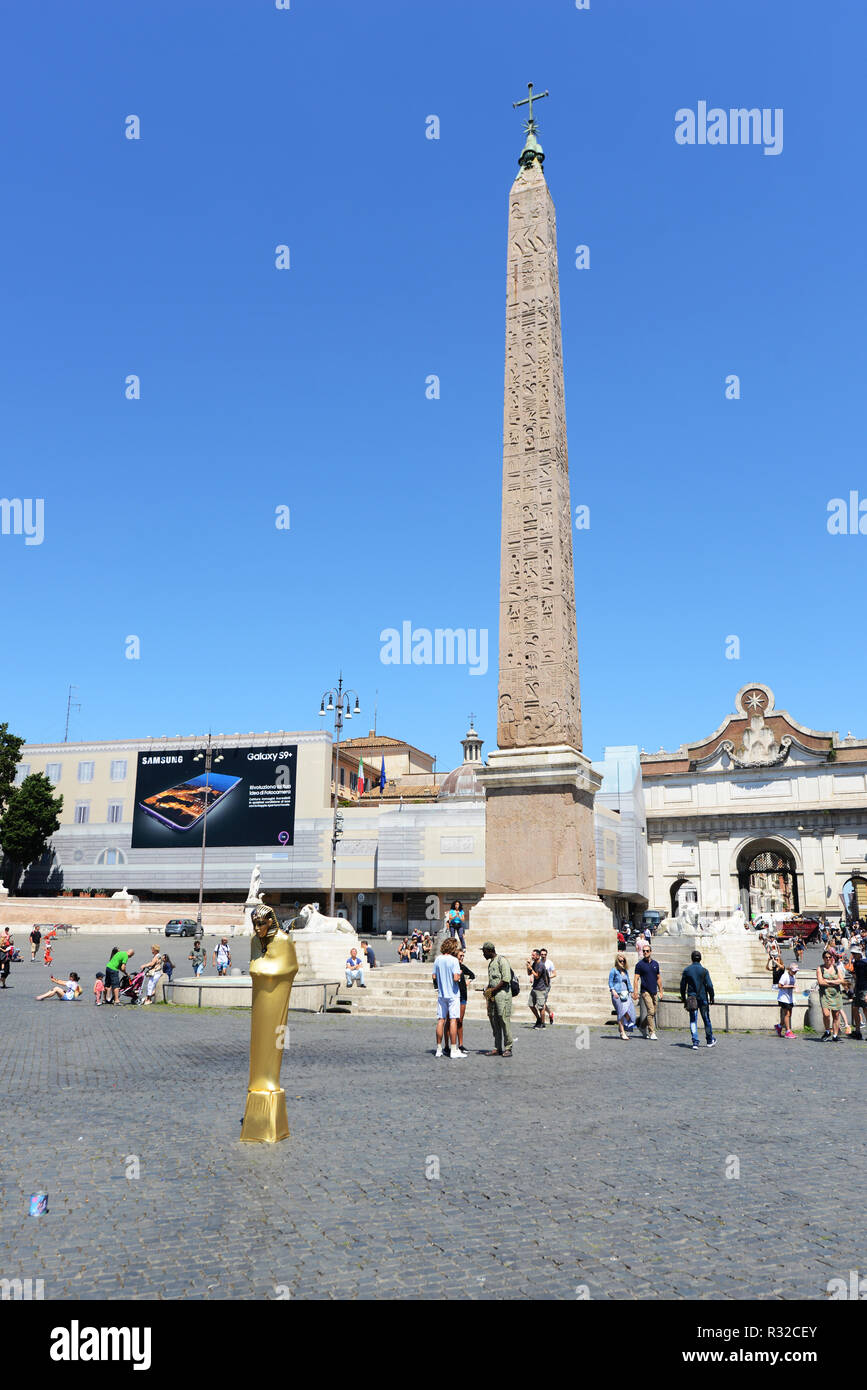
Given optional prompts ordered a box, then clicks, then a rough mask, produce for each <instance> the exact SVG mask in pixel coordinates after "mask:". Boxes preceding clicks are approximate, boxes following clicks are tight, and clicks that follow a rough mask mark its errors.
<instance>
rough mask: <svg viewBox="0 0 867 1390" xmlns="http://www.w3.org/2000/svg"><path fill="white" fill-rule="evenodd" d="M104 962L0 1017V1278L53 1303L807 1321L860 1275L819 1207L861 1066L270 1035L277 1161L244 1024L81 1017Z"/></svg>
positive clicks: (856, 1055) (423, 1039)
mask: <svg viewBox="0 0 867 1390" xmlns="http://www.w3.org/2000/svg"><path fill="white" fill-rule="evenodd" d="M111 944H113V943H107V942H106V940H105V939H104V938H101V939H97V938H94V937H91V938H83V939H81V940H78V941H75V942H72V943H61V945H60V947H59V948H58V950H57V955H56V966H55V967H53V970H54V973H55V974H62V973H64V972H65V971H67V970H69V969H71V968H77V969H79V970H80V972H81V975H82V984H83V985H84V987H85V990H86V991H87V992H88V993H87V994H86V999H85V1001H82V1002H80V1003H78V1004H74V1005H72V1004H64V1003H59V1002H57V1003H55V1002H46V1003H42V1004H37V1003H36V1002H35V1001H34V995H35V994H36V993H37V991H38V990H39V989H41V988H45V987H47V976H48V973H49V972H48V971H47V970H45V969H44V967H42V966H41V965H39V964H36V965H30V963H29V961H28V962H26V963H25V964H23V965H18V966H15V967H13V971H12V975H11V977H10V987H9V988H8V989H7V990H6V991H0V1051H2V1071H3V1076H4V1082H5V1084H4V1087H3V1096H4V1103H3V1107H2V1122H0V1131H2V1132H0V1139H2V1160H0V1162H2V1202H0V1276H2V1277H6V1278H13V1277H20V1278H25V1279H26V1278H32V1279H43V1280H44V1282H45V1296H46V1298H47V1299H66V1298H84V1299H97V1298H108V1299H179V1298H185V1299H186V1298H194V1299H201V1298H251V1299H253V1298H255V1299H261V1298H276V1297H278V1296H283V1297H285V1296H289V1297H292V1298H305V1299H309V1298H317V1299H320V1298H334V1299H352V1298H426V1299H430V1298H437V1299H439V1298H472V1299H501V1298H509V1299H528V1298H544V1299H572V1298H575V1297H576V1296H578V1295H579V1294H580V1292H581V1290H582V1286H586V1288H587V1291H588V1293H589V1296H590V1298H591V1299H634V1298H641V1299H644V1298H674V1299H684V1298H686V1299H719V1298H722V1299H727V1298H742V1297H745V1298H754V1299H789V1298H795V1297H805V1298H812V1299H823V1298H824V1297H825V1296H826V1294H825V1290H826V1285H827V1282H828V1280H829V1279H831V1278H833V1277H836V1276H841V1275H842V1276H844V1277H848V1271H849V1270H850V1269H858V1268H859V1267H860V1268H861V1269H862V1270H863V1271H864V1272H867V1270H865V1269H864V1260H863V1252H864V1248H865V1241H864V1235H865V1223H864V1217H863V1215H862V1212H861V1204H860V1203H859V1202H857V1201H856V1202H847V1201H839V1200H837V1198H836V1197H834V1195H833V1194H834V1193H835V1192H836V1191H838V1190H839V1184H840V1181H841V1178H843V1177H844V1175H845V1171H846V1165H847V1164H848V1163H850V1162H851V1161H852V1160H857V1159H858V1158H859V1157H860V1153H861V1147H862V1137H863V1109H862V1102H861V1096H860V1092H861V1090H862V1087H863V1079H864V1074H865V1073H864V1069H865V1067H867V1044H859V1043H857V1042H854V1041H847V1042H845V1043H842V1044H840V1045H837V1046H831V1045H830V1044H827V1043H826V1044H821V1043H819V1042H818V1041H817V1040H814V1039H812V1038H810V1037H799V1038H798V1040H797V1041H795V1042H788V1043H787V1042H785V1041H780V1040H778V1039H777V1038H776V1037H775V1036H773V1035H771V1036H764V1035H762V1036H758V1035H742V1036H736V1035H735V1036H727V1037H723V1038H721V1040H720V1042H719V1045H718V1046H717V1047H716V1048H715V1049H713V1050H712V1051H708V1050H706V1049H705V1048H704V1047H703V1048H702V1050H701V1052H698V1053H693V1052H692V1051H691V1050H690V1049H689V1047H688V1046H687V1045H686V1044H687V1042H688V1033H687V1030H686V1028H684V1029H683V1030H682V1031H681V1032H679V1033H673V1032H666V1033H663V1034H661V1037H660V1041H659V1042H658V1043H650V1042H644V1041H642V1040H640V1039H634V1040H632V1041H630V1042H629V1043H628V1044H624V1043H621V1042H620V1041H619V1040H618V1038H617V1037H616V1034H615V1032H614V1030H613V1029H611V1028H607V1029H595V1030H593V1031H592V1032H591V1033H590V1043H589V1047H587V1048H586V1049H584V1048H582V1049H578V1048H576V1046H575V1033H574V1031H573V1030H572V1029H567V1028H559V1027H557V1028H553V1029H548V1030H546V1031H545V1032H544V1033H542V1032H538V1031H537V1032H533V1031H531V1030H530V1028H529V1025H528V1022H527V1019H528V1018H529V1011H528V1010H526V1008H522V1007H521V1006H520V1005H521V1003H522V1002H524V1001H523V997H522V998H521V999H520V1000H519V1001H518V1007H517V1009H516V1019H517V1024H518V1026H517V1030H516V1046H515V1054H514V1057H513V1058H512V1059H511V1060H508V1059H504V1058H486V1057H484V1056H482V1055H480V1054H481V1051H482V1049H483V1048H486V1047H488V1046H489V1045H490V1043H489V1038H488V1036H487V1033H486V1030H484V1029H483V1028H482V1027H481V1026H480V1025H478V1024H476V1025H473V1028H472V1030H469V1031H468V1037H467V1045H468V1047H469V1048H470V1051H471V1055H470V1057H469V1058H468V1059H467V1060H466V1061H462V1062H450V1061H448V1060H446V1059H443V1060H441V1061H436V1060H434V1058H433V1055H432V1044H433V1025H432V1024H431V1025H430V1026H428V1025H426V1024H425V1023H422V1022H419V1021H402V1020H393V1019H379V1018H363V1019H361V1018H358V1019H352V1018H350V1017H345V1016H340V1015H325V1016H314V1015H309V1014H297V1015H290V1027H289V1048H288V1051H287V1054H286V1057H285V1059H284V1063H283V1079H284V1083H285V1086H286V1092H287V1097H288V1101H289V1123H290V1127H291V1130H292V1136H291V1138H290V1140H289V1141H287V1142H285V1143H281V1144H278V1145H276V1146H274V1147H265V1146H263V1147H261V1148H259V1147H254V1146H248V1145H242V1144H241V1143H240V1142H239V1140H238V1135H239V1132H240V1121H241V1117H242V1114H243V1109H244V1098H245V1093H246V1081H247V1046H248V1033H249V1014H248V1013H247V1011H246V1010H213V1011H209V1010H201V1011H199V1010H193V1009H177V1008H172V1007H168V1006H154V1007H152V1008H149V1009H141V1008H135V1007H132V1006H126V1007H123V1008H120V1009H114V1008H101V1009H95V1008H94V1007H93V1005H92V1004H91V1002H90V998H89V990H90V988H91V985H92V982H93V973H94V971H95V970H96V969H100V968H102V967H103V965H104V960H105V957H106V955H107V951H106V945H111ZM135 944H136V947H137V954H138V955H142V954H143V953H144V952H145V951H146V950H147V947H146V945H145V944H144V938H141V940H140V941H139V940H137V941H136V943H135ZM207 944H208V946H209V949H210V946H211V945H212V944H213V943H212V942H210V941H209V942H208V943H207ZM22 945H23V942H22ZM181 946H183V947H184V948H185V949H184V950H183V951H182V950H181V949H180V948H181ZM188 949H189V947H188V944H187V943H177V949H176V950H175V951H174V953H173V958H174V959H175V961H176V962H178V964H180V963H181V962H182V961H185V959H186V952H187V950H188ZM58 967H59V968H58ZM209 973H210V972H209ZM853 1122H854V1127H853ZM730 1156H733V1157H734V1158H736V1159H737V1160H738V1161H739V1164H740V1177H739V1178H737V1179H727V1178H726V1177H725V1171H726V1165H727V1162H728V1161H729V1159H730ZM133 1158H135V1159H137V1160H138V1163H139V1164H140V1176H139V1177H138V1178H133V1179H129V1178H127V1177H126V1176H125V1171H126V1169H127V1167H129V1168H130V1170H131V1171H132V1170H134V1169H133ZM434 1159H436V1161H437V1162H438V1164H439V1174H440V1176H439V1179H438V1180H437V1179H429V1178H428V1177H426V1171H427V1172H428V1173H431V1172H434V1171H435V1170H436V1165H435V1163H434V1161H433V1160H434ZM730 1166H731V1165H730ZM38 1190H47V1191H48V1192H49V1194H50V1213H49V1214H48V1215H47V1216H44V1217H40V1218H32V1217H30V1216H28V1198H29V1195H30V1193H31V1192H35V1191H38ZM786 1206H788V1214H786V1211H785V1208H786Z"/></svg>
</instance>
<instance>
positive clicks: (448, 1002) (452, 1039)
mask: <svg viewBox="0 0 867 1390" xmlns="http://www.w3.org/2000/svg"><path fill="white" fill-rule="evenodd" d="M457 957H458V943H457V942H456V941H455V939H454V937H451V936H450V937H447V939H446V940H445V941H444V942H443V944H442V946H441V947H440V955H438V956H437V958H436V961H435V962H434V968H433V982H434V988H435V989H436V992H437V1050H436V1053H435V1054H434V1055H435V1056H437V1057H442V1055H443V1036H444V1034H445V1028H446V1019H448V1024H449V1056H450V1057H451V1059H452V1061H453V1062H458V1061H461V1060H462V1059H463V1058H464V1057H466V1056H467V1053H466V1052H464V1050H463V1048H460V1047H458V1019H459V1018H460V1016H461V994H460V989H459V984H460V978H461V966H460V962H459V960H458V958H457Z"/></svg>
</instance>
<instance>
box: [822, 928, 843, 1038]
mask: <svg viewBox="0 0 867 1390" xmlns="http://www.w3.org/2000/svg"><path fill="white" fill-rule="evenodd" d="M816 982H817V984H818V986H819V1004H820V1005H821V1009H822V1021H823V1023H824V1025H825V1031H824V1033H823V1034H822V1037H821V1039H820V1041H821V1042H828V1040H829V1039H830V1041H831V1042H839V1041H840V1026H841V1023H842V1018H843V984H844V980H843V978H842V971H841V970H840V967H839V965H838V964H837V961H836V958H835V956H834V952H833V951H832V950H831V948H830V946H826V948H825V950H824V951H823V952H822V964H821V965H820V966H819V967H818V969H817V971H816Z"/></svg>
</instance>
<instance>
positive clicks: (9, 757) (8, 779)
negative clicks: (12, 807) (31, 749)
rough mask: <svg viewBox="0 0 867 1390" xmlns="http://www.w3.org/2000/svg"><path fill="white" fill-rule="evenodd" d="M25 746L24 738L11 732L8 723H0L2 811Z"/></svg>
mask: <svg viewBox="0 0 867 1390" xmlns="http://www.w3.org/2000/svg"><path fill="white" fill-rule="evenodd" d="M23 747H24V739H23V738H19V737H18V735H17V734H10V732H9V725H8V724H0V812H2V810H3V808H4V806H5V805H6V803H7V802H8V800H9V796H10V793H11V791H12V786H13V783H14V781H15V771H16V768H17V767H18V764H19V762H20V761H21V749H22V748H23Z"/></svg>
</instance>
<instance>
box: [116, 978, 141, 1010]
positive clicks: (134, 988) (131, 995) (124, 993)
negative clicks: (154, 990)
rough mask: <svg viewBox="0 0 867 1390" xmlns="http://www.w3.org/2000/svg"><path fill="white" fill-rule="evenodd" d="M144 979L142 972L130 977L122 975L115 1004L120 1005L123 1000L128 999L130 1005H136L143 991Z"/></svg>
mask: <svg viewBox="0 0 867 1390" xmlns="http://www.w3.org/2000/svg"><path fill="white" fill-rule="evenodd" d="M145 978H146V977H145V972H144V970H137V971H136V973H135V974H134V975H132V976H130V975H127V974H123V975H122V976H121V981H122V983H121V988H120V994H119V995H118V1000H117V1002H118V1003H119V1004H120V1003H121V1002H122V1001H123V1000H124V999H128V1000H129V1001H130V1003H131V1004H138V1002H139V999H140V997H141V995H142V991H143V989H144V983H145Z"/></svg>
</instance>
